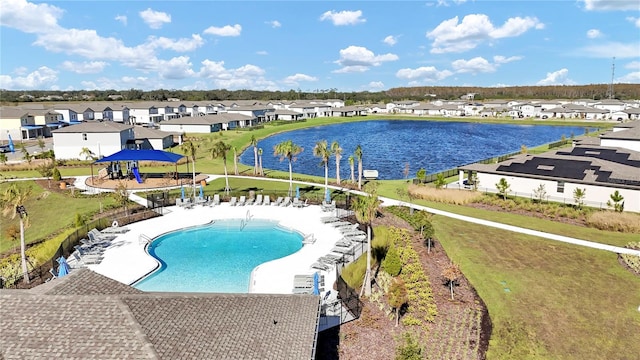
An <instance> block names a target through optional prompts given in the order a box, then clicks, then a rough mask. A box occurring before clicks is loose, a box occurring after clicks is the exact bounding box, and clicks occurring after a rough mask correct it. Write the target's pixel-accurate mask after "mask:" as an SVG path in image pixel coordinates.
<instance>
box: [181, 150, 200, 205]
mask: <svg viewBox="0 0 640 360" xmlns="http://www.w3.org/2000/svg"><path fill="white" fill-rule="evenodd" d="M180 147H181V148H182V151H184V154H185V155H186V156H187V167H188V166H189V159H191V162H193V166H191V168H192V169H191V170H192V171H193V179H192V180H193V198H194V199H195V198H196V152H197V151H198V148H197V147H196V146H195V145H194V144H193V142H191V141H187V142H184V143H182V145H181V146H180ZM187 171H188V170H187Z"/></svg>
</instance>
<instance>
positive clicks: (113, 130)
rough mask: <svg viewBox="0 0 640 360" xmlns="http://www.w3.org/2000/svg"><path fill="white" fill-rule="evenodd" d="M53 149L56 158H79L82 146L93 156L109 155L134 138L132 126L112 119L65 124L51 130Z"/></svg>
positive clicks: (122, 147)
mask: <svg viewBox="0 0 640 360" xmlns="http://www.w3.org/2000/svg"><path fill="white" fill-rule="evenodd" d="M52 133H53V151H54V153H55V154H56V159H62V160H68V159H81V160H87V159H85V158H84V155H80V153H81V152H82V149H83V148H87V149H89V150H90V151H91V153H92V154H93V156H94V157H96V158H100V157H102V156H109V155H111V154H113V153H116V152H118V151H120V150H122V149H124V148H126V145H127V142H128V141H133V140H134V139H135V134H134V131H133V126H131V125H125V124H121V123H117V122H114V121H91V122H83V123H81V124H77V125H71V126H66V127H63V128H61V129H57V130H54V131H53V132H52Z"/></svg>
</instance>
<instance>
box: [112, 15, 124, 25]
mask: <svg viewBox="0 0 640 360" xmlns="http://www.w3.org/2000/svg"><path fill="white" fill-rule="evenodd" d="M115 20H116V21H119V22H121V23H122V25H125V26H126V25H127V15H116V17H115Z"/></svg>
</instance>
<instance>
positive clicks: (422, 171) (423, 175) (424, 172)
mask: <svg viewBox="0 0 640 360" xmlns="http://www.w3.org/2000/svg"><path fill="white" fill-rule="evenodd" d="M426 177H427V170H426V169H425V168H420V169H419V170H418V172H416V178H418V180H420V182H421V183H423V182H424V179H425V178H426Z"/></svg>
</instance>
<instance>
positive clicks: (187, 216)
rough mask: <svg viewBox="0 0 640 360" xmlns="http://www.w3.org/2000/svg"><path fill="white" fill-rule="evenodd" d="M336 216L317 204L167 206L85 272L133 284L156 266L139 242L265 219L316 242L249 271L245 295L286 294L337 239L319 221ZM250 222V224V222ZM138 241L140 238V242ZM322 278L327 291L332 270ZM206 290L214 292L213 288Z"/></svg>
mask: <svg viewBox="0 0 640 360" xmlns="http://www.w3.org/2000/svg"><path fill="white" fill-rule="evenodd" d="M332 215H335V212H323V211H322V208H321V206H316V205H310V206H305V207H303V208H296V207H292V206H287V207H281V206H273V205H245V206H230V205H229V203H221V204H220V205H216V206H211V207H210V206H200V205H198V206H195V207H193V208H191V209H187V208H183V207H178V206H171V207H167V208H165V209H164V215H163V216H160V217H156V218H153V219H149V220H145V221H140V222H136V223H132V224H129V225H127V228H128V229H129V231H127V232H126V233H124V234H118V235H117V237H116V238H115V239H114V240H113V241H112V244H111V246H110V247H109V248H107V249H106V250H105V252H104V259H103V260H102V261H101V262H100V264H96V265H89V266H88V267H89V269H91V270H93V271H95V272H97V273H100V274H102V275H104V276H107V277H109V278H111V279H114V280H117V281H119V282H122V283H125V284H132V283H134V282H136V281H137V280H139V279H140V278H142V277H144V276H145V275H147V274H149V273H150V272H152V271H154V270H155V269H156V268H157V267H158V266H159V264H158V262H157V261H156V259H155V258H153V257H152V256H151V255H149V254H148V253H147V251H146V241H144V238H145V237H146V238H150V239H154V238H156V237H158V236H160V235H163V234H165V233H167V232H170V231H173V230H176V229H180V228H185V227H190V226H196V225H203V224H207V223H210V222H211V221H213V220H218V219H245V220H246V219H247V217H249V218H250V219H268V220H275V221H278V222H279V224H280V226H282V227H285V228H289V229H292V230H295V231H298V232H300V233H301V234H302V235H310V234H313V236H314V237H315V239H316V241H315V242H314V243H313V244H305V245H303V247H302V248H301V249H300V250H299V251H297V252H295V253H293V254H291V255H288V256H286V257H284V258H281V259H277V260H273V261H269V262H266V263H263V264H261V265H259V266H258V267H256V268H255V269H254V271H253V273H252V278H251V283H250V288H249V289H247V290H248V292H250V293H270V294H291V293H292V290H293V287H294V275H310V274H313V273H314V272H317V271H319V270H316V269H312V268H311V264H313V263H314V262H316V261H317V259H318V258H319V257H320V256H323V255H326V254H328V253H330V252H331V249H332V248H333V247H334V246H335V243H336V241H338V240H340V239H342V236H341V234H340V231H339V230H338V229H336V228H334V227H333V226H331V225H328V224H324V223H322V217H327V216H332ZM249 221H251V220H249ZM141 238H143V240H141ZM320 274H321V275H324V278H325V286H324V290H325V291H327V290H330V288H331V286H332V284H333V282H334V280H335V279H336V270H335V269H333V268H332V269H329V270H327V271H320ZM211 292H215V289H212V290H211Z"/></svg>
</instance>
